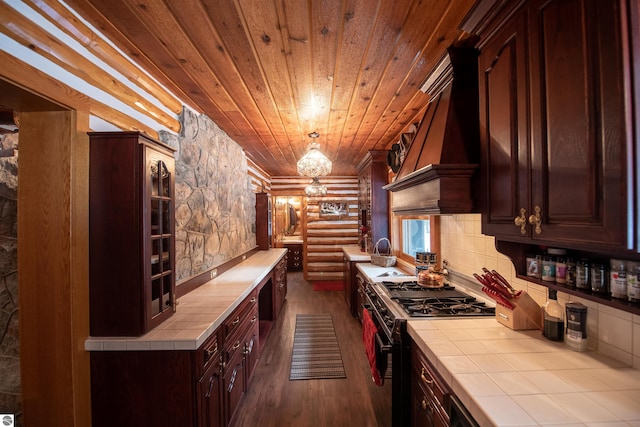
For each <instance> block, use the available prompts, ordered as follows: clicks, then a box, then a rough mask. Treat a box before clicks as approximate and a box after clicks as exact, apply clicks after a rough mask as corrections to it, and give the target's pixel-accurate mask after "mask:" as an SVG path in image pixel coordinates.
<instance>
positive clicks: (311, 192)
mask: <svg viewBox="0 0 640 427" xmlns="http://www.w3.org/2000/svg"><path fill="white" fill-rule="evenodd" d="M304 194H306V195H307V196H309V197H321V196H326V195H327V187H325V186H324V185H322V184H320V178H318V177H317V176H315V177H313V181H311V184H309V185H307V186H306V187H305V189H304Z"/></svg>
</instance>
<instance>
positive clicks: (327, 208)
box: [320, 201, 347, 219]
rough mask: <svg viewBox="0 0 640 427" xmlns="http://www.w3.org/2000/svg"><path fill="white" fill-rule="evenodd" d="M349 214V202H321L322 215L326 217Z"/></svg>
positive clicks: (333, 217)
mask: <svg viewBox="0 0 640 427" xmlns="http://www.w3.org/2000/svg"><path fill="white" fill-rule="evenodd" d="M344 216H347V202H337V201H327V202H320V217H321V218H324V219H340V218H342V217H344Z"/></svg>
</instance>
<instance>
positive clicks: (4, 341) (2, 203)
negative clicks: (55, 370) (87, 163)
mask: <svg viewBox="0 0 640 427" xmlns="http://www.w3.org/2000/svg"><path fill="white" fill-rule="evenodd" d="M20 393H21V386H20V341H19V331H18V134H0V413H13V414H16V416H17V419H16V425H21V420H22V417H21V413H22V409H21V408H22V402H21V394H20Z"/></svg>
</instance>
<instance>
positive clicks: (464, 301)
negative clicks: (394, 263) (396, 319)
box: [379, 280, 495, 317]
mask: <svg viewBox="0 0 640 427" xmlns="http://www.w3.org/2000/svg"><path fill="white" fill-rule="evenodd" d="M379 284H380V285H381V287H382V289H383V290H384V291H385V292H386V293H387V295H388V296H389V297H390V298H391V300H392V301H394V302H396V303H397V304H398V305H399V306H400V307H402V309H403V310H404V312H405V313H406V314H408V315H409V316H410V317H452V316H493V315H495V308H494V307H490V306H487V305H486V304H485V303H484V302H483V301H480V300H478V299H477V298H475V297H474V296H472V295H469V294H467V293H464V292H462V291H460V290H458V289H456V288H455V287H454V286H452V285H450V284H448V283H445V284H444V286H443V287H441V288H425V287H423V286H421V285H419V284H418V283H417V282H416V281H412V280H411V281H400V282H391V281H382V282H380V283H379Z"/></svg>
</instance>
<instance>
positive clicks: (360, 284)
mask: <svg viewBox="0 0 640 427" xmlns="http://www.w3.org/2000/svg"><path fill="white" fill-rule="evenodd" d="M355 277H356V280H355V282H354V284H353V286H354V287H355V307H354V309H355V313H356V317H357V318H358V320H359V321H360V323H362V306H363V305H364V288H365V285H366V284H367V279H365V278H364V276H363V275H362V273H359V272H356V276H355Z"/></svg>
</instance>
